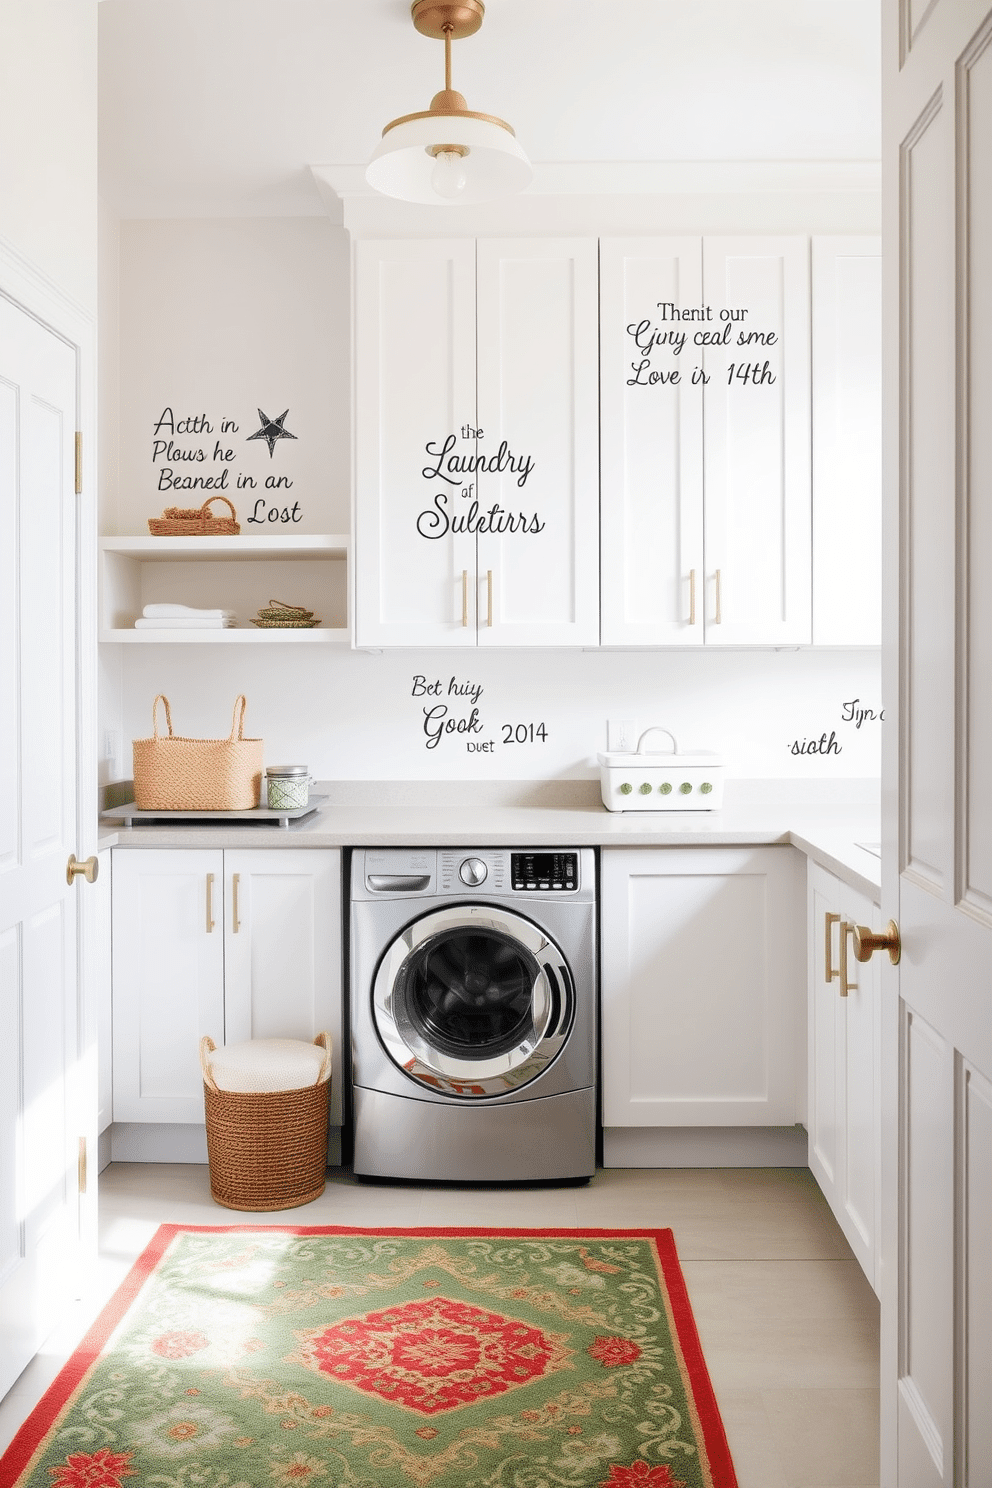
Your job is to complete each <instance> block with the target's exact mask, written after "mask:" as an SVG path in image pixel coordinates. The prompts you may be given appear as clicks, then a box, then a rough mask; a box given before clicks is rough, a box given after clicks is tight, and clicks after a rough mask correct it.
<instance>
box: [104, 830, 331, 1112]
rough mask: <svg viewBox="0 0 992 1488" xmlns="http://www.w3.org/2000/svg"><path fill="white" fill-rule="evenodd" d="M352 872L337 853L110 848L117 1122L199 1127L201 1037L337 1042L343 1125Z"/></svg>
mask: <svg viewBox="0 0 992 1488" xmlns="http://www.w3.org/2000/svg"><path fill="white" fill-rule="evenodd" d="M340 925H341V869H340V854H339V853H338V852H337V851H336V850H332V849H303V850H293V849H282V848H271V849H259V850H256V851H241V850H228V851H221V850H220V849H199V848H197V849H193V850H190V851H184V850H177V849H172V848H167V849H162V850H158V849H143V848H141V849H121V848H116V849H115V850H114V853H113V1041H114V1072H113V1099H114V1121H115V1122H158V1123H165V1122H168V1123H178V1124H183V1123H200V1122H202V1121H203V1084H202V1076H201V1072H200V1059H199V1045H200V1039H201V1037H202V1036H203V1035H204V1034H209V1035H210V1037H211V1038H212V1039H213V1040H214V1041H215V1043H217V1044H222V1043H238V1042H240V1041H242V1040H244V1039H249V1038H299V1039H308V1040H309V1039H312V1038H313V1037H314V1036H315V1034H317V1033H319V1032H321V1031H322V1030H324V1029H327V1030H328V1031H329V1032H330V1033H331V1036H332V1039H333V1041H334V1062H333V1069H332V1076H331V1078H332V1082H333V1083H332V1088H331V1118H330V1124H331V1126H332V1127H340V1126H341V1124H342V1088H341V1086H342V1081H341V932H340Z"/></svg>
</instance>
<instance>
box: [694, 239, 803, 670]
mask: <svg viewBox="0 0 992 1488" xmlns="http://www.w3.org/2000/svg"><path fill="white" fill-rule="evenodd" d="M703 300H704V313H705V317H706V318H705V322H704V323H702V324H700V325H699V326H698V327H697V328H696V329H697V330H698V331H699V332H701V333H703V338H702V340H701V341H700V342H699V343H697V344H699V345H701V346H702V348H703V350H704V356H705V361H704V363H703V366H704V370H705V373H706V376H707V383H706V391H705V442H704V451H705V453H704V460H705V471H706V505H705V512H706V535H705V541H706V602H705V613H706V639H707V642H708V643H709V644H711V645H712V644H716V645H730V646H749V645H759V646H767V645H804V644H808V643H809V641H810V639H811V563H812V559H811V546H810V544H811V536H810V530H811V511H810V391H809V388H810V334H809V243H808V240H807V239H806V238H804V237H796V238H757V237H756V238H706V239H704V243H703Z"/></svg>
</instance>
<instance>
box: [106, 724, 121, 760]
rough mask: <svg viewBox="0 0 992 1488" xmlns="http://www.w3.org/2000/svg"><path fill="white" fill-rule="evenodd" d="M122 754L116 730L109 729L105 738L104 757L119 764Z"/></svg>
mask: <svg viewBox="0 0 992 1488" xmlns="http://www.w3.org/2000/svg"><path fill="white" fill-rule="evenodd" d="M119 754H120V738H119V735H118V733H117V730H116V729H107V731H106V733H105V734H104V736H103V757H104V759H107V760H111V761H112V762H113V763H114V764H116V763H117V757H118V755H119Z"/></svg>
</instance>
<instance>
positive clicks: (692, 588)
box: [689, 568, 696, 625]
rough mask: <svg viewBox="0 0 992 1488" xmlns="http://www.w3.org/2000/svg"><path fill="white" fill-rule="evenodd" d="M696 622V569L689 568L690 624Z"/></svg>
mask: <svg viewBox="0 0 992 1488" xmlns="http://www.w3.org/2000/svg"><path fill="white" fill-rule="evenodd" d="M695 623H696V570H695V569H694V568H690V570H689V624H690V625H695Z"/></svg>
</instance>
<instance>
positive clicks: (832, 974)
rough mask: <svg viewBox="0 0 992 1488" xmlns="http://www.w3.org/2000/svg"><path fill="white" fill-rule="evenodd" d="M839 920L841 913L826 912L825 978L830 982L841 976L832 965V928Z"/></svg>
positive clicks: (824, 929)
mask: <svg viewBox="0 0 992 1488" xmlns="http://www.w3.org/2000/svg"><path fill="white" fill-rule="evenodd" d="M839 922H840V915H839V914H825V915H824V916H823V980H824V981H825V982H828V983H829V982H834V981H836V980H837V978H838V977H839V976H840V972H839V971H838V969H837V967H836V966H832V965H831V955H832V951H833V946H832V943H831V942H832V936H831V930H832V927H833V926H834V925H836V924H838V923H839Z"/></svg>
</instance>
